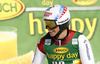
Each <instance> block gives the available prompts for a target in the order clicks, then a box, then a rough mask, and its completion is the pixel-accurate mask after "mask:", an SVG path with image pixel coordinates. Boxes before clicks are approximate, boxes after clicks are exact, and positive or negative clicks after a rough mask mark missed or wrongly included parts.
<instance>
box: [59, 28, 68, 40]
mask: <svg viewBox="0 0 100 64" xmlns="http://www.w3.org/2000/svg"><path fill="white" fill-rule="evenodd" d="M66 35H67V29H65V30H63V32H62V33H61V34H60V35H59V37H58V39H64V38H65V37H66Z"/></svg>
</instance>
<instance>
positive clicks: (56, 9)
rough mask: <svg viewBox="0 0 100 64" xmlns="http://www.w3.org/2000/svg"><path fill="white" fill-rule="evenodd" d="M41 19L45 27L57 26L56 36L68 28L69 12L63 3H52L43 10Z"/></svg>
mask: <svg viewBox="0 0 100 64" xmlns="http://www.w3.org/2000/svg"><path fill="white" fill-rule="evenodd" d="M43 19H44V22H45V24H46V27H49V28H50V29H53V28H56V27H57V26H59V28H60V31H59V32H58V34H57V35H56V36H55V38H56V37H58V36H59V35H60V34H61V32H62V31H63V30H64V29H66V28H67V29H68V26H69V22H70V12H69V10H68V9H67V7H65V6H63V5H53V6H51V7H49V8H48V9H47V10H46V11H45V13H44V17H43Z"/></svg>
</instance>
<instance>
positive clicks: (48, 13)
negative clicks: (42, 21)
mask: <svg viewBox="0 0 100 64" xmlns="http://www.w3.org/2000/svg"><path fill="white" fill-rule="evenodd" d="M50 15H52V13H51V12H45V14H44V16H45V17H49V16H50Z"/></svg>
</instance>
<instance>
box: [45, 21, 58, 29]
mask: <svg viewBox="0 0 100 64" xmlns="http://www.w3.org/2000/svg"><path fill="white" fill-rule="evenodd" d="M44 22H45V25H46V28H47V27H49V28H50V29H54V28H56V27H57V25H56V22H55V20H44Z"/></svg>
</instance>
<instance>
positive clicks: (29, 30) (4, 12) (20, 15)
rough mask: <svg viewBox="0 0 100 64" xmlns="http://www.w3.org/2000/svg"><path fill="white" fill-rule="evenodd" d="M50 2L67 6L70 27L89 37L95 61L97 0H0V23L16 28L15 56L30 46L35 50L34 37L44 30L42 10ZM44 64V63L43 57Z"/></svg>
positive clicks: (99, 9)
mask: <svg viewBox="0 0 100 64" xmlns="http://www.w3.org/2000/svg"><path fill="white" fill-rule="evenodd" d="M54 4H62V5H64V6H66V7H68V9H69V10H70V13H71V22H70V26H69V27H70V29H71V30H75V31H79V32H82V33H83V34H84V35H85V36H86V37H87V38H88V39H89V41H90V44H91V46H92V50H93V53H94V58H95V63H98V62H99V61H100V52H99V51H100V48H99V47H100V43H99V36H100V34H99V32H100V26H99V25H100V22H99V20H100V0H9V1H8V0H2V1H0V27H1V26H6V27H8V26H9V27H15V28H17V50H18V51H17V53H18V56H20V55H23V54H26V53H27V52H29V51H31V50H33V51H35V48H36V45H37V43H38V41H39V40H40V39H41V37H43V36H44V35H45V34H46V33H47V32H48V31H47V30H46V29H45V26H44V23H43V15H44V11H45V9H46V8H47V7H49V6H51V5H54ZM5 45H6V44H5ZM5 45H4V46H5ZM9 52H10V51H9ZM44 64H47V60H45V62H44Z"/></svg>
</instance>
